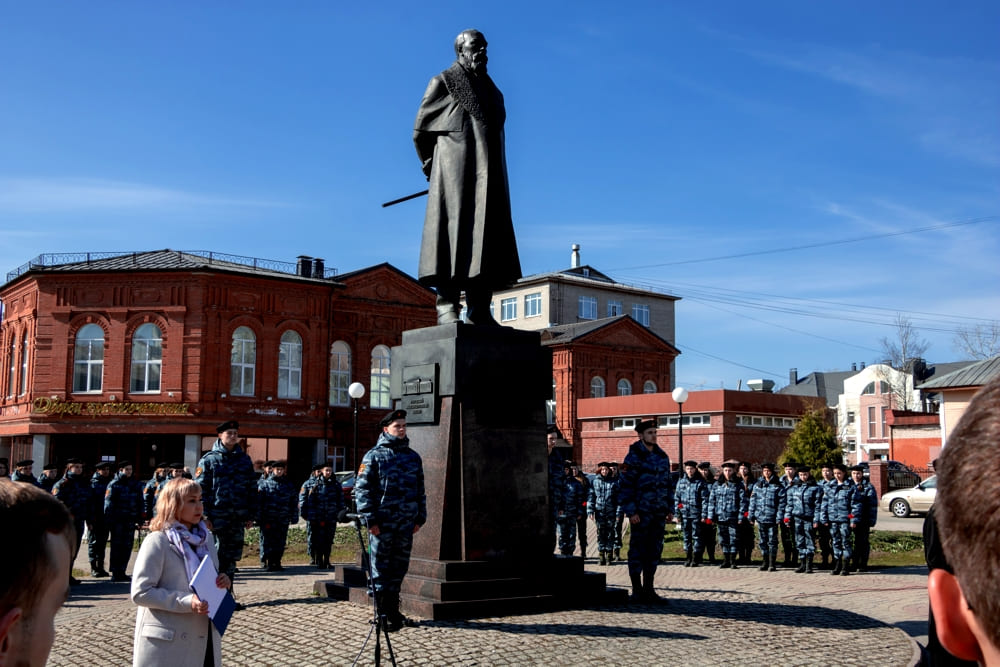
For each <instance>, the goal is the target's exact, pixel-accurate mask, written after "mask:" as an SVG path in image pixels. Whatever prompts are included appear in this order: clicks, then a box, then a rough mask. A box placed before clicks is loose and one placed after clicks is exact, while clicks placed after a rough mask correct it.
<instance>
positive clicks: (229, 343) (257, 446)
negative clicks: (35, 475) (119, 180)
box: [0, 250, 436, 477]
mask: <svg viewBox="0 0 1000 667" xmlns="http://www.w3.org/2000/svg"><path fill="white" fill-rule="evenodd" d="M0 302H2V303H3V306H4V309H3V318H2V322H0V367H2V368H3V369H4V370H5V372H4V373H3V374H2V376H0V455H2V454H6V455H7V456H9V457H10V458H11V459H19V458H33V459H35V460H36V461H37V462H39V463H40V462H41V461H42V460H51V459H55V460H64V459H65V458H66V457H68V456H81V457H83V458H85V459H87V460H88V461H94V460H99V459H101V458H105V459H117V460H121V459H129V460H132V461H134V462H136V464H137V468H138V471H137V474H138V475H139V476H148V475H149V472H150V469H151V467H152V466H153V465H154V464H155V463H156V462H158V461H168V460H169V461H173V460H182V461H184V462H185V463H186V464H188V465H192V466H193V465H194V463H195V462H196V461H197V458H198V457H199V456H200V453H201V452H202V451H203V450H205V449H207V448H208V447H209V446H210V445H211V442H212V441H214V438H215V435H214V427H215V425H216V424H218V423H219V422H221V421H224V420H227V419H238V420H239V421H240V426H241V429H240V430H241V435H243V436H244V437H246V438H247V443H246V444H247V446H248V450H249V452H250V455H251V457H253V458H254V459H258V460H259V459H266V458H287V459H288V460H289V465H290V468H291V469H292V471H293V472H294V473H295V474H296V476H299V477H301V476H304V474H305V472H306V470H307V468H308V465H309V463H311V462H312V461H313V460H315V459H317V458H321V457H323V456H329V457H331V458H334V459H335V461H336V462H337V466H338V467H339V468H343V467H353V466H354V465H355V461H353V460H351V457H352V448H351V447H350V446H349V445H350V444H352V441H353V409H352V407H351V405H350V399H349V397H347V394H346V388H347V385H349V384H350V383H351V382H355V381H358V382H361V383H362V384H363V385H364V386H365V388H366V394H365V396H364V397H363V398H362V399H361V400H360V401H359V407H360V408H361V409H360V410H359V420H360V433H361V443H362V449H361V451H362V452H363V451H365V450H366V449H367V448H368V446H370V444H371V440H372V438H373V433H374V430H375V426H374V425H375V423H376V422H377V421H378V419H379V418H380V417H381V415H382V414H383V413H384V411H385V410H386V409H388V407H389V398H388V371H389V363H390V359H389V350H390V349H391V348H392V346H393V345H398V344H399V342H400V341H401V337H402V331H403V330H404V329H409V328H417V327H423V326H430V325H433V324H434V323H435V321H436V317H435V310H434V294H433V293H432V292H430V291H429V290H427V289H426V288H424V287H422V286H420V285H419V284H418V283H417V282H416V281H415V280H413V279H412V278H410V277H409V276H407V275H406V274H404V273H402V272H401V271H399V270H397V269H395V268H393V267H391V266H389V265H387V264H383V265H379V266H375V267H371V268H368V269H363V270H360V271H355V272H352V273H349V274H345V275H344V276H340V277H336V276H335V272H333V271H330V270H328V269H325V267H324V266H323V261H322V260H313V259H312V258H308V257H300V258H299V262H298V264H297V265H294V264H284V263H280V262H269V261H266V260H256V259H253V258H235V257H232V256H227V255H221V254H215V253H188V252H178V251H172V250H163V251H154V252H141V253H131V254H124V255H122V254H117V255H115V254H104V255H101V256H97V255H86V256H83V255H81V256H73V257H70V258H68V257H65V256H42V257H40V258H38V259H36V260H34V261H33V262H31V263H29V264H27V265H25V266H24V267H22V269H20V270H18V271H14V272H12V273H11V274H8V280H7V283H6V284H5V285H3V286H2V287H0Z"/></svg>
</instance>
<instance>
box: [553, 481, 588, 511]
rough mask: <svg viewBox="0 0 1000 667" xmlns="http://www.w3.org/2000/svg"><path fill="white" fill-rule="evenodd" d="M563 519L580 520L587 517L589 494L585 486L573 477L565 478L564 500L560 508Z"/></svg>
mask: <svg viewBox="0 0 1000 667" xmlns="http://www.w3.org/2000/svg"><path fill="white" fill-rule="evenodd" d="M559 515H560V517H561V518H570V517H576V518H580V517H582V516H586V515H587V492H586V491H585V490H584V489H583V484H581V483H580V480H578V479H577V478H576V477H573V476H571V475H564V476H563V498H562V505H560V506H559Z"/></svg>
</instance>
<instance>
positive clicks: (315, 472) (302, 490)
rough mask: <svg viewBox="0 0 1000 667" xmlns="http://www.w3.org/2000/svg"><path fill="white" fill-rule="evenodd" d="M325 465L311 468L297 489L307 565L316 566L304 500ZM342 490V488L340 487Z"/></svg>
mask: <svg viewBox="0 0 1000 667" xmlns="http://www.w3.org/2000/svg"><path fill="white" fill-rule="evenodd" d="M327 465H328V464H326V463H317V464H315V465H314V466H313V467H312V474H311V475H309V478H308V479H306V481H304V482H302V486H301V487H299V515H300V516H301V517H302V518H303V519H305V522H306V548H307V549H308V550H309V564H310V565H313V566H315V565H318V563H317V562H316V544H315V542H314V540H313V531H312V522H311V521H309V519H308V518H306V515H305V514H304V513H303V504H304V503H305V502H306V498H307V497H308V495H309V489H310V488H311V487H312V486H313V484H315V483H316V481H317V480H318V479H319V478H320V477H321V476H322V474H323V473H322V472H321V471H322V470H323V468H325V467H327ZM330 474H331V475H332V474H333V468H330ZM341 489H342V490H343V487H341Z"/></svg>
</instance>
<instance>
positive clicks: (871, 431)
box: [868, 405, 877, 438]
mask: <svg viewBox="0 0 1000 667" xmlns="http://www.w3.org/2000/svg"><path fill="white" fill-rule="evenodd" d="M875 424H876V422H875V406H874V405H870V406H868V437H869V438H875V437H877V436H876V435H875Z"/></svg>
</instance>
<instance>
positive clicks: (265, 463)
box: [264, 461, 274, 468]
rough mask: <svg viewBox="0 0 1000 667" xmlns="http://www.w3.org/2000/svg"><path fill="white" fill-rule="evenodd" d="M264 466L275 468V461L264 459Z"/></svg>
mask: <svg viewBox="0 0 1000 667" xmlns="http://www.w3.org/2000/svg"><path fill="white" fill-rule="evenodd" d="M264 467H265V468H273V467H274V461H264Z"/></svg>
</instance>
